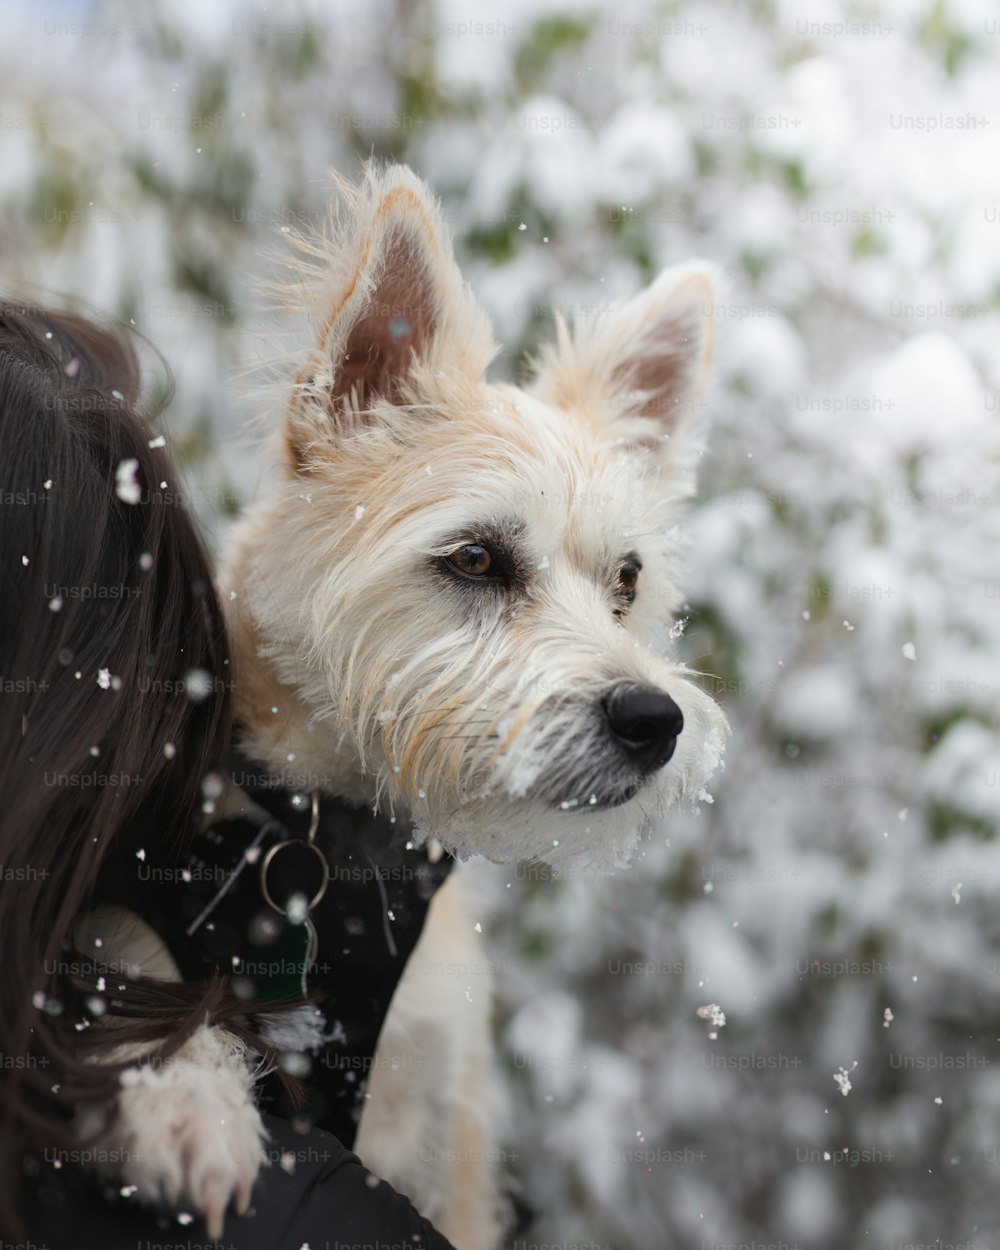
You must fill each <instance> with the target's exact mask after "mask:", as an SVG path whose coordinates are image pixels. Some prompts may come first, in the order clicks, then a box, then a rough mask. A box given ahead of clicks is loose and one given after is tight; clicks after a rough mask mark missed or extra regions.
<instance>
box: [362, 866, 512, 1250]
mask: <svg viewBox="0 0 1000 1250" xmlns="http://www.w3.org/2000/svg"><path fill="white" fill-rule="evenodd" d="M491 981H492V978H491V976H490V972H489V969H488V966H487V964H486V960H485V957H484V954H483V951H482V948H481V944H480V942H479V940H478V935H477V934H476V932H475V929H474V924H473V921H472V919H471V918H470V916H469V914H468V912H467V910H466V906H465V900H464V899H463V897H462V882H461V876H460V873H458V872H456V873H454V874H453V875H452V876H451V878H450V879H449V881H448V882H447V883H446V884H445V885H444V886H443V887H442V888H441V889H440V890H439V891H438V893H437V894H436V895H435V897H434V901H433V903H432V904H431V908H430V911H429V914H428V917H427V923H426V925H425V927H424V932H423V934H422V936H421V938H420V942H419V943H418V945H417V948H416V950H415V951H414V953H413V955H412V957H411V959H410V962H409V964H408V965H407V968H406V972H405V973H404V976H403V979H402V981H401V982H400V984H399V988H398V989H397V990H396V994H395V996H394V998H393V1000H392V1006H391V1008H390V1011H389V1016H388V1018H387V1020H386V1023H385V1025H384V1027H383V1029H382V1034H381V1037H380V1039H379V1044H378V1049H377V1051H376V1054H375V1061H374V1068H373V1070H372V1073H371V1076H370V1080H369V1087H368V1102H367V1103H366V1106H365V1112H364V1115H363V1116H362V1119H361V1125H360V1127H359V1130H358V1138H357V1143H356V1150H357V1152H358V1154H359V1155H360V1156H361V1158H362V1159H363V1160H364V1162H365V1163H366V1164H367V1165H368V1166H369V1167H370V1168H371V1169H372V1170H373V1171H375V1172H377V1173H378V1174H379V1175H380V1176H383V1177H384V1178H385V1179H386V1180H388V1181H389V1182H390V1183H391V1184H392V1185H393V1186H394V1187H395V1188H396V1189H399V1190H400V1191H401V1192H403V1193H405V1194H407V1195H408V1197H409V1198H410V1199H411V1201H412V1202H413V1203H414V1205H415V1206H416V1207H417V1208H418V1210H420V1211H421V1212H422V1214H424V1215H426V1216H427V1218H428V1219H430V1220H432V1221H433V1222H434V1224H435V1225H436V1226H437V1227H439V1228H440V1229H441V1231H442V1232H443V1233H444V1234H445V1236H447V1237H448V1238H449V1239H450V1240H451V1241H452V1242H453V1243H454V1244H455V1246H457V1247H458V1250H495V1247H496V1246H497V1245H498V1244H499V1237H500V1234H501V1226H502V1212H501V1204H500V1200H499V1197H498V1191H497V1149H496V1144H495V1136H494V1135H495V1132H496V1121H497V1109H498V1099H497V1097H496V1094H495V1090H494V1085H493V1071H492V1047H491V1040H490V994H491Z"/></svg>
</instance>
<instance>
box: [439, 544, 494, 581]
mask: <svg viewBox="0 0 1000 1250" xmlns="http://www.w3.org/2000/svg"><path fill="white" fill-rule="evenodd" d="M448 563H449V564H450V565H451V566H452V568H454V569H457V570H458V571H459V573H462V574H464V575H465V576H466V577H485V576H486V575H487V574H488V573H490V572H491V571H492V570H493V556H492V554H491V553H490V552H489V551H487V549H486V548H485V547H480V545H479V544H478V543H469V544H467V545H466V546H465V547H459V549H458V550H457V551H453V552H452V553H451V555H450V556H449V557H448Z"/></svg>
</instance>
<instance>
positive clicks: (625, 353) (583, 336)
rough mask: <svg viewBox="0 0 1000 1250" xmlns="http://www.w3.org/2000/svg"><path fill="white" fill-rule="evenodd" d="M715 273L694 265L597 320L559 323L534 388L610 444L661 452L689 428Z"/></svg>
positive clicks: (706, 355) (666, 275)
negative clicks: (602, 434)
mask: <svg viewBox="0 0 1000 1250" xmlns="http://www.w3.org/2000/svg"><path fill="white" fill-rule="evenodd" d="M721 290H722V276H721V273H720V271H719V269H718V268H717V267H716V266H715V265H713V264H711V263H710V262H708V261H702V260H693V261H688V262H686V263H685V264H682V265H674V266H672V267H671V268H669V269H665V270H664V271H663V272H662V273H661V274H660V276H659V277H658V278H657V279H656V281H655V282H653V283H652V285H651V286H649V287H647V289H646V290H645V291H643V292H642V293H641V294H639V295H637V296H635V297H633V298H632V299H630V300H627V301H625V302H624V303H620V304H612V305H610V306H609V307H608V308H607V309H606V310H605V311H604V312H603V314H602V315H600V316H598V317H589V318H586V319H584V318H581V317H580V316H577V317H576V319H575V321H574V324H573V326H572V329H570V328H569V327H567V325H566V323H565V322H564V321H563V320H562V319H561V318H560V319H559V321H558V324H557V339H556V342H555V343H554V344H553V345H552V346H550V347H549V348H547V349H546V350H545V351H544V352H543V353H542V355H541V357H540V359H539V362H538V366H537V369H536V373H537V378H538V382H537V387H536V391H537V393H538V394H539V395H540V396H541V398H543V399H545V400H547V401H548V402H549V403H553V404H556V405H558V406H559V407H561V408H566V409H569V410H571V411H575V412H577V413H579V414H580V415H582V416H583V417H584V418H586V419H588V420H590V421H591V422H593V423H594V424H595V425H597V426H598V427H599V428H601V429H602V431H604V432H605V433H606V434H607V436H608V437H610V438H612V439H613V440H614V441H615V442H617V443H620V444H623V445H628V446H634V447H658V446H662V445H663V441H664V439H665V438H670V437H675V436H676V435H677V434H678V433H680V432H682V431H683V430H685V429H686V428H687V426H688V425H689V424H690V422H691V420H692V417H693V415H694V411H695V409H696V407H697V403H698V398H699V396H700V394H701V391H702V389H703V387H704V384H705V381H706V378H707V376H708V366H709V361H710V359H711V354H712V337H713V336H712V329H713V312H714V309H715V306H716V305H717V303H718V301H719V299H720V294H721Z"/></svg>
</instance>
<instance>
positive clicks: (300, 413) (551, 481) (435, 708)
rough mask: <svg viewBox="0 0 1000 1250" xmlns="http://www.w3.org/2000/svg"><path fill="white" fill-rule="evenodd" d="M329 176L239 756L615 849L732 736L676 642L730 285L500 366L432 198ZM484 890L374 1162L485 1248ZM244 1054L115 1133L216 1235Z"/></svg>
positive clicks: (574, 859) (389, 1041)
mask: <svg viewBox="0 0 1000 1250" xmlns="http://www.w3.org/2000/svg"><path fill="white" fill-rule="evenodd" d="M338 190H339V207H338V208H337V210H336V212H335V214H334V216H333V218H332V221H331V224H330V227H329V229H328V231H327V232H326V234H325V235H324V237H323V238H322V239H320V240H315V239H314V240H311V241H307V242H305V243H303V244H302V246H301V248H300V256H299V261H298V262H297V268H296V270H295V277H294V278H293V280H292V282H291V283H290V284H289V288H288V292H289V295H288V297H289V298H290V299H291V300H293V301H294V302H297V303H299V304H300V305H301V306H303V307H304V308H305V309H306V310H307V311H308V313H309V314H310V318H311V325H312V334H311V339H310V341H308V342H307V343H305V344H304V345H302V349H301V350H300V352H299V353H298V356H297V358H296V359H295V360H294V361H293V362H291V365H290V368H289V371H288V372H289V377H290V378H291V379H292V382H291V387H290V390H288V391H287V392H286V401H287V402H286V405H285V410H284V412H283V414H282V416H281V418H280V421H279V422H278V424H277V428H276V429H275V432H274V437H273V439H272V441H271V443H270V452H269V458H270V463H271V467H272V469H273V472H272V475H271V480H270V482H269V483H268V484H267V485H266V486H265V487H264V488H263V490H262V492H261V494H260V496H259V497H258V498H257V499H256V500H255V501H254V502H253V503H252V504H251V505H250V506H249V507H248V509H247V510H246V512H245V514H244V515H243V516H242V517H241V518H240V519H239V520H238V521H237V523H236V524H235V527H234V529H233V531H232V534H231V535H230V537H229V541H228V544H227V546H226V548H225V551H224V555H223V557H222V560H221V567H220V570H219V574H218V587H219V593H220V596H221V599H222V601H223V605H224V608H225V610H226V612H227V618H228V628H229V631H230V635H231V639H230V640H231V646H232V649H233V657H234V658H233V667H234V675H233V676H234V692H235V699H236V712H237V719H238V722H239V724H240V726H241V750H242V751H243V752H244V754H245V756H246V757H247V758H249V759H252V760H254V761H256V762H257V763H258V764H259V766H260V767H261V768H262V769H263V770H264V771H265V772H266V773H267V774H268V775H269V776H270V777H272V778H273V779H274V780H275V782H276V784H281V783H282V782H283V781H284V782H285V783H287V785H288V786H289V787H291V788H295V786H296V784H297V783H296V779H297V778H300V777H301V776H303V775H309V776H314V777H318V778H322V790H323V792H324V793H326V794H328V795H332V796H336V798H337V799H338V800H340V801H342V802H344V803H347V804H351V805H355V806H357V807H358V808H365V809H369V810H378V811H380V812H382V813H385V814H387V815H388V816H389V818H390V819H392V820H394V821H396V822H398V826H399V829H400V831H401V836H405V837H407V838H409V839H410V841H411V842H412V843H413V844H414V845H424V846H431V847H435V848H437V847H442V848H444V850H445V851H447V852H450V853H452V854H454V855H455V856H456V857H457V859H459V860H463V859H467V858H469V857H471V856H485V857H486V858H487V859H489V860H493V861H495V862H510V861H515V860H517V861H544V862H546V863H549V864H552V865H554V866H555V868H556V869H557V870H564V871H568V870H569V869H570V868H571V867H572V868H576V869H585V870H587V871H607V870H610V869H613V868H616V867H619V866H622V865H624V864H626V863H627V862H628V860H629V858H630V856H631V855H632V853H633V852H634V850H635V848H636V846H637V844H638V842H639V840H640V838H641V836H642V834H643V832H644V831H645V830H647V829H648V828H649V827H650V824H651V822H653V821H654V820H657V819H659V818H661V817H662V816H663V815H664V814H665V813H666V812H667V810H668V809H669V808H670V807H671V805H672V804H674V802H675V801H676V800H678V799H682V798H684V799H687V800H690V801H697V800H698V798H699V797H702V798H703V797H705V791H704V787H705V785H706V783H707V781H708V779H709V778H710V776H711V775H712V773H713V772H714V771H715V769H716V768H717V767H718V766H719V764H720V761H721V757H722V754H723V750H724V742H725V739H726V735H727V732H728V731H727V726H726V722H725V719H724V717H723V715H722V712H721V711H720V709H719V708H718V706H717V705H716V704H715V703H714V702H713V700H712V699H711V698H710V697H709V696H708V695H707V694H706V693H705V692H704V691H703V690H702V689H701V688H700V687H699V686H698V685H697V684H696V681H695V674H693V673H691V672H690V671H688V670H687V669H685V667H684V666H683V665H681V664H679V663H677V662H676V661H674V660H672V659H670V658H669V656H670V652H671V645H672V636H673V635H672V632H671V626H672V623H673V617H674V614H675V613H676V612H677V611H678V609H679V608H680V607H681V605H682V603H683V599H682V594H681V590H680V572H681V567H682V561H681V542H680V538H679V535H678V533H677V531H676V528H675V525H676V520H677V515H678V511H679V509H680V507H681V506H682V505H683V503H684V502H685V500H687V499H688V498H689V497H690V496H691V494H692V493H693V488H694V472H693V470H694V461H695V459H696V457H697V454H698V451H699V448H698V444H697V441H696V437H695V433H694V426H695V420H694V418H695V413H696V409H697V408H698V405H699V398H700V395H701V393H702V389H703V387H704V384H705V381H706V377H707V373H708V367H709V360H710V355H711V349H712V334H713V325H712V309H713V306H714V305H715V304H716V302H717V300H718V298H719V284H720V275H719V273H718V271H717V270H716V269H715V267H714V266H712V265H711V264H709V263H706V262H703V261H691V262H687V263H683V264H679V265H676V266H674V267H672V268H668V269H666V270H665V271H663V272H662V273H661V274H660V276H659V277H658V278H657V279H656V280H655V281H654V282H653V283H652V284H651V285H650V286H649V287H648V288H647V289H646V290H644V291H643V292H641V293H640V294H638V295H636V296H635V297H633V298H631V299H628V300H626V301H624V302H621V303H619V304H617V305H611V306H609V307H608V308H607V310H606V312H605V313H604V315H603V316H601V317H597V318H593V317H592V318H588V319H587V320H586V321H585V322H583V323H577V324H575V325H570V324H567V323H566V322H564V321H562V320H559V321H558V323H557V327H556V337H555V341H554V342H553V343H552V344H550V345H549V346H547V347H545V348H543V350H542V351H541V353H540V354H539V356H538V358H537V359H536V361H535V362H534V376H533V381H532V382H531V384H530V385H529V386H527V387H525V388H521V387H518V386H514V385H511V384H505V383H499V382H490V381H487V380H486V370H487V368H488V366H489V365H490V363H491V361H492V360H493V358H494V356H495V354H496V350H497V349H496V347H495V345H494V341H493V337H492V332H491V329H490V326H489V323H488V320H487V318H486V316H485V314H484V312H483V311H482V310H481V309H480V308H479V306H478V305H477V303H476V301H475V299H474V297H473V295H472V293H471V291H470V290H469V288H468V287H467V286H466V285H465V283H464V282H463V279H462V277H461V275H460V273H459V270H458V268H457V265H456V262H455V260H454V257H453V254H452V250H451V246H450V244H449V240H448V232H447V230H446V227H445V225H444V222H443V219H442V215H441V212H440V209H439V207H438V205H437V203H436V201H435V199H434V197H433V195H432V194H431V192H430V191H429V190H428V188H427V187H426V186H425V185H424V184H423V183H422V182H421V181H420V180H419V179H418V178H417V177H416V176H415V175H414V174H413V173H412V172H410V171H409V170H408V169H406V168H405V167H399V166H391V167H388V168H378V167H375V166H369V167H368V169H367V172H366V176H365V179H364V181H363V183H362V185H360V186H358V187H350V186H347V185H345V184H344V183H342V182H339V183H338ZM464 894H465V889H464V886H463V874H462V872H461V870H457V871H455V872H453V873H452V874H451V876H450V877H449V879H448V880H447V881H446V883H445V884H444V885H443V886H442V887H441V888H440V889H439V890H438V891H437V893H436V895H435V896H434V899H433V902H432V903H431V904H430V910H429V913H428V916H427V920H426V924H425V925H424V929H423V933H422V936H421V937H420V941H419V943H418V945H417V947H416V950H415V952H414V953H413V955H412V957H411V958H410V960H409V963H408V964H407V967H406V971H405V974H404V976H403V979H402V982H401V983H400V985H399V987H398V989H397V990H396V993H395V996H394V998H393V1001H392V1007H391V1010H390V1012H389V1016H388V1019H387V1020H386V1023H385V1026H384V1028H383V1029H382V1032H381V1036H380V1039H379V1049H378V1054H377V1057H376V1062H375V1064H374V1066H373V1069H372V1072H371V1077H370V1080H369V1083H368V1088H367V1091H366V1098H365V1103H364V1112H363V1115H362V1117H361V1122H360V1126H359V1128H358V1136H357V1142H356V1149H357V1152H358V1153H359V1155H360V1156H361V1158H362V1160H363V1161H364V1162H365V1164H366V1165H367V1166H368V1167H369V1168H370V1169H371V1170H372V1171H373V1172H374V1173H376V1174H377V1175H379V1176H381V1177H384V1178H386V1179H388V1180H389V1181H391V1182H392V1184H394V1185H395V1186H396V1188H397V1189H399V1190H401V1191H403V1192H405V1193H406V1194H408V1195H409V1196H410V1198H411V1199H412V1200H413V1202H414V1204H415V1205H416V1206H417V1207H418V1209H419V1210H421V1212H422V1213H423V1214H424V1215H426V1216H427V1217H428V1218H430V1219H431V1220H432V1221H433V1222H434V1223H435V1224H436V1226H438V1227H439V1228H440V1230H441V1231H442V1232H443V1233H444V1234H445V1235H446V1236H447V1237H448V1238H450V1240H451V1241H452V1242H453V1243H454V1244H455V1245H456V1246H457V1247H459V1250H494V1248H495V1247H496V1246H497V1245H498V1243H499V1239H500V1238H501V1236H502V1232H503V1222H504V1218H505V1215H504V1205H503V1202H502V1200H501V1199H500V1197H499V1196H498V1184H497V1178H496V1176H495V1168H494V1167H493V1166H492V1165H491V1164H490V1162H489V1161H490V1160H491V1159H495V1158H496V1134H497V1131H498V1127H497V1126H498V1123H499V1110H500V1107H499V1100H498V1097H497V1093H496V1090H495V1088H494V1084H493V1075H492V1067H491V1043H490V1027H489V1024H490V1021H489V1017H490V985H489V981H488V977H487V976H486V974H485V973H483V972H480V973H478V974H477V975H476V977H475V978H474V979H473V980H472V981H471V982H470V977H469V974H468V969H469V968H474V969H477V968H478V969H483V968H485V966H486V961H485V960H484V959H483V957H482V955H481V954H479V953H478V952H479V944H480V941H481V939H480V935H479V934H478V932H477V929H478V926H477V925H476V923H475V916H474V914H472V913H470V910H469V907H468V904H467V900H466V899H465V897H464ZM323 906H324V904H323V903H319V904H318V909H317V910H319V909H321V908H322V907H323ZM92 919H93V918H92ZM102 919H103V920H106V918H98V921H97V922H96V923H97V927H98V928H101V930H102V931H106V929H107V927H108V926H107V925H106V924H103V923H100V921H101V920H102ZM91 931H93V924H91ZM120 931H121V933H122V934H123V937H122V939H121V943H120V945H121V947H122V949H121V950H119V951H115V950H112V949H109V948H108V947H107V946H106V947H105V957H106V958H111V957H113V956H118V957H122V956H123V953H129V952H130V953H131V954H130V957H131V958H132V959H133V960H135V961H137V962H139V963H141V965H142V969H143V971H144V972H145V973H146V974H147V975H155V976H160V977H163V978H166V979H169V978H170V977H175V976H177V975H179V974H178V970H177V968H176V966H174V965H173V964H172V962H171V960H170V958H169V955H168V954H167V953H166V952H165V950H164V949H163V948H162V945H161V944H159V943H158V942H157V940H156V936H155V934H152V933H150V932H149V931H148V929H147V928H145V927H144V924H143V921H142V920H141V919H139V918H138V917H132V918H131V924H130V925H121V926H120ZM86 937H87V926H86V925H85V926H84V927H83V930H82V933H81V937H80V939H79V944H80V945H82V946H85V945H86ZM140 948H141V949H140ZM449 965H450V966H452V967H461V968H462V972H461V973H457V974H455V975H451V976H449V975H445V974H443V973H442V971H441V969H442V967H446V966H449ZM317 1044H318V1045H321V1044H322V1042H318V1043H317ZM414 1056H417V1057H418V1058H416V1059H414ZM253 1063H254V1056H253V1055H252V1054H250V1053H248V1052H247V1051H246V1049H245V1048H244V1047H243V1046H242V1044H241V1043H238V1042H237V1041H236V1040H235V1039H234V1038H233V1037H232V1036H230V1035H228V1034H227V1033H226V1032H225V1030H223V1029H209V1028H207V1027H206V1028H204V1029H202V1030H200V1031H199V1032H198V1034H196V1035H195V1037H194V1038H193V1039H192V1040H191V1042H190V1043H189V1044H188V1045H187V1046H185V1047H184V1048H182V1050H181V1051H180V1052H179V1053H178V1054H177V1055H176V1056H175V1057H174V1058H173V1059H172V1060H171V1061H170V1062H169V1063H167V1064H165V1065H163V1066H162V1067H161V1068H160V1069H158V1070H157V1071H155V1072H147V1071H146V1070H145V1069H143V1068H141V1067H137V1069H136V1074H135V1080H134V1081H132V1082H131V1083H129V1084H128V1085H127V1086H125V1087H123V1089H122V1095H121V1106H120V1112H121V1114H120V1115H119V1117H118V1120H117V1121H116V1123H115V1125H114V1126H113V1128H112V1130H111V1133H112V1134H113V1135H114V1136H115V1140H116V1141H117V1143H118V1144H119V1145H123V1144H125V1145H127V1146H128V1147H129V1148H130V1155H131V1156H132V1157H133V1158H134V1163H133V1164H132V1165H130V1166H129V1167H128V1168H126V1172H125V1179H126V1180H128V1181H130V1182H132V1183H134V1184H135V1185H137V1186H138V1187H139V1189H140V1191H141V1192H144V1193H148V1194H150V1195H153V1194H160V1195H161V1196H162V1195H166V1196H167V1197H168V1198H170V1199H172V1200H174V1201H177V1202H180V1201H183V1202H185V1203H187V1204H188V1205H189V1206H190V1207H192V1208H194V1209H196V1210H198V1211H200V1212H202V1213H205V1214H206V1215H207V1217H208V1219H209V1226H210V1231H214V1232H217V1231H218V1230H219V1229H220V1228H221V1220H222V1213H223V1212H224V1210H225V1208H226V1206H227V1205H228V1203H229V1201H230V1200H231V1199H232V1198H233V1197H234V1196H235V1197H236V1199H237V1209H238V1210H239V1209H241V1208H242V1207H245V1205H246V1203H247V1201H248V1199H249V1194H250V1188H251V1186H252V1183H253V1179H254V1177H255V1175H256V1173H257V1169H258V1167H259V1165H260V1153H259V1146H260V1143H261V1141H262V1128H261V1122H260V1118H259V1115H258V1113H257V1110H256V1107H255V1106H254V1100H253V1095H252V1083H253ZM193 1089H196V1090H197V1095H193V1094H192V1090H193ZM222 1121H224V1123H221V1122H222ZM165 1125H169V1126H170V1128H169V1131H164V1126H165ZM443 1160H454V1161H457V1162H454V1163H453V1164H448V1163H444V1162H442V1161H443Z"/></svg>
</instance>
